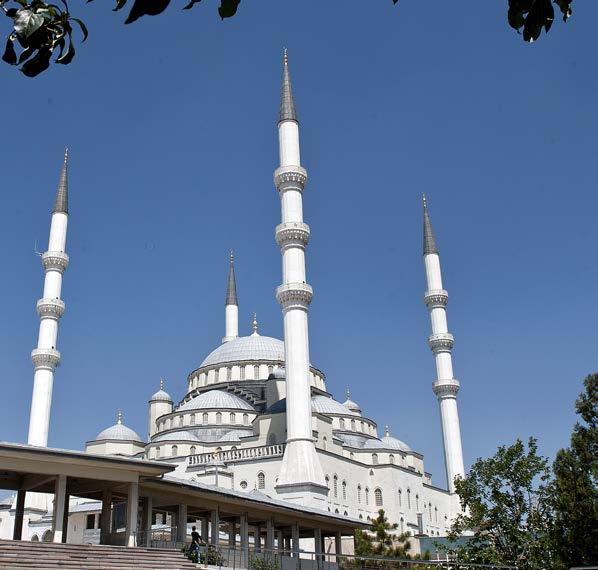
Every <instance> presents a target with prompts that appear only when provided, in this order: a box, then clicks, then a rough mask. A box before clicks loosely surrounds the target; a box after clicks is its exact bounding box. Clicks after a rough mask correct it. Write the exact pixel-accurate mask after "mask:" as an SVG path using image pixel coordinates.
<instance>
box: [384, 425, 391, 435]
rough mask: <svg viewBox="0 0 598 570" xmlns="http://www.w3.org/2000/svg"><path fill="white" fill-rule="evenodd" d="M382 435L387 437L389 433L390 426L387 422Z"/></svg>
mask: <svg viewBox="0 0 598 570" xmlns="http://www.w3.org/2000/svg"><path fill="white" fill-rule="evenodd" d="M384 435H385V436H386V437H388V436H389V435H390V427H389V425H388V424H386V425H385V426H384Z"/></svg>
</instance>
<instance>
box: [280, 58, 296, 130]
mask: <svg viewBox="0 0 598 570" xmlns="http://www.w3.org/2000/svg"><path fill="white" fill-rule="evenodd" d="M282 61H283V63H282V94H281V98H280V114H279V116H278V122H279V123H282V122H283V121H295V122H296V123H298V122H299V120H298V119H297V111H296V109H295V100H294V99H293V90H292V88H291V75H290V73H289V55H288V53H287V48H284V52H283V60H282Z"/></svg>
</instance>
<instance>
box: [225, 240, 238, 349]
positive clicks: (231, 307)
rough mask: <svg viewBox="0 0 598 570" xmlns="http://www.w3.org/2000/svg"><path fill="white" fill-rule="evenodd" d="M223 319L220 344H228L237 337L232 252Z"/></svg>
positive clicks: (235, 286)
mask: <svg viewBox="0 0 598 570" xmlns="http://www.w3.org/2000/svg"><path fill="white" fill-rule="evenodd" d="M224 318H225V334H224V338H223V339H222V342H228V341H229V340H233V339H234V338H237V337H238V336H239V300H238V299H237V281H236V279H235V256H234V254H233V252H232V250H231V252H230V256H229V267H228V281H227V285H226V301H225V302H224Z"/></svg>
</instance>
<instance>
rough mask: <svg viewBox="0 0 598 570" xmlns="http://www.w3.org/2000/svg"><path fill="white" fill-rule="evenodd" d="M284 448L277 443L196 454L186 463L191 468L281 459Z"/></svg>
mask: <svg viewBox="0 0 598 570" xmlns="http://www.w3.org/2000/svg"><path fill="white" fill-rule="evenodd" d="M284 448H285V444H284V443H278V444H275V445H265V446H262V447H246V448H244V449H229V450H228V451H218V452H214V453H198V454H197V455H190V456H189V457H188V459H187V462H188V464H189V465H190V466H193V465H207V464H209V463H211V462H212V461H222V462H223V463H235V462H237V461H248V460H251V459H258V458H268V457H281V456H282V455H283V454H284Z"/></svg>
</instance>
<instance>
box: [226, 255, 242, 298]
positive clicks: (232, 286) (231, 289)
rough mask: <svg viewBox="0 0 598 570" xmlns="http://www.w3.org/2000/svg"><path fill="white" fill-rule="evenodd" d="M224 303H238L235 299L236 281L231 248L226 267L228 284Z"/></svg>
mask: <svg viewBox="0 0 598 570" xmlns="http://www.w3.org/2000/svg"><path fill="white" fill-rule="evenodd" d="M224 304H225V305H238V304H239V300H238V299H237V282H236V280H235V256H234V254H233V252H232V250H231V252H230V266H229V269H228V284H227V287H226V302H225V303H224Z"/></svg>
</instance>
